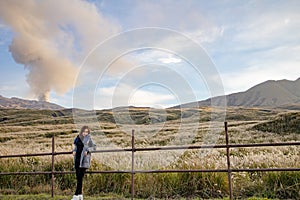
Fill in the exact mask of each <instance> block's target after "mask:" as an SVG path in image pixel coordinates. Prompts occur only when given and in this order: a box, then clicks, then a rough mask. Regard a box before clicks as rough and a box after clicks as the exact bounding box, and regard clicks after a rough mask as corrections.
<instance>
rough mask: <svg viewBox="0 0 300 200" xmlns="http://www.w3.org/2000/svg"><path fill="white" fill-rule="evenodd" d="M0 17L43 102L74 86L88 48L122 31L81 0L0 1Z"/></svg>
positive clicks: (15, 52) (13, 54)
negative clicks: (8, 29) (52, 95)
mask: <svg viewBox="0 0 300 200" xmlns="http://www.w3.org/2000/svg"><path fill="white" fill-rule="evenodd" d="M0 20H1V21H2V22H3V23H5V24H6V25H7V26H9V27H10V29H11V30H12V32H13V39H12V43H11V45H10V46H9V51H10V52H11V54H12V56H13V58H14V60H15V61H16V62H17V63H20V64H23V65H24V66H25V68H26V69H28V70H29V73H28V75H27V82H28V84H29V86H30V88H31V90H32V92H33V93H34V94H35V96H36V98H38V99H39V100H42V101H47V100H48V98H49V93H50V91H52V90H53V91H55V92H56V93H58V94H64V93H65V92H67V91H68V90H69V89H70V88H72V87H73V84H74V80H75V78H76V75H77V70H78V67H77V66H78V63H80V62H81V59H82V58H83V57H84V55H85V54H86V53H87V51H89V50H90V49H91V48H93V47H94V45H95V44H97V43H99V42H100V41H102V40H103V39H105V38H106V37H108V36H110V35H112V34H113V33H116V32H117V31H118V30H119V27H118V26H117V25H114V24H112V23H110V22H109V20H108V19H105V18H104V16H102V15H101V13H100V12H99V11H98V10H97V8H96V6H95V5H94V4H92V3H89V2H87V1H81V0H60V1H52V0H42V1H39V0H24V1H20V0H1V1H0Z"/></svg>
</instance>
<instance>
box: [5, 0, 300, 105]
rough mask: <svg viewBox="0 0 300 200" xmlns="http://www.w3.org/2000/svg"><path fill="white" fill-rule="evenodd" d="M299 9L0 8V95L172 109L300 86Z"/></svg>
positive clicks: (69, 2) (236, 0)
mask: <svg viewBox="0 0 300 200" xmlns="http://www.w3.org/2000/svg"><path fill="white" fill-rule="evenodd" d="M299 10H300V1H298V0H248V1H240V0H212V1H206V0H178V1H173V0H160V1H159V0H153V1H147V0H136V1H134V0H103V1H96V0H95V1H81V0H62V1H56V2H54V1H50V0H45V1H38V0H24V1H17V0H3V1H1V2H0V70H1V79H0V83H1V84H0V95H2V96H5V97H20V98H25V99H40V100H48V101H50V102H53V103H57V104H59V105H62V106H64V107H82V108H94V109H103V108H111V107H118V106H126V105H134V106H151V107H169V106H173V105H177V104H181V103H187V102H192V101H196V100H204V99H207V98H210V97H212V96H218V95H223V94H230V93H234V92H241V91H245V90H247V89H249V88H251V87H253V86H255V85H257V84H259V83H261V82H264V81H267V80H281V79H288V80H296V79H298V78H299V77H300V68H299V67H300V57H299V55H300V12H299Z"/></svg>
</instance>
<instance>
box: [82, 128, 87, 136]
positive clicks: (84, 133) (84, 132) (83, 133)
mask: <svg viewBox="0 0 300 200" xmlns="http://www.w3.org/2000/svg"><path fill="white" fill-rule="evenodd" d="M87 134H89V129H87V128H86V129H85V130H84V131H83V132H82V135H83V136H86V135H87Z"/></svg>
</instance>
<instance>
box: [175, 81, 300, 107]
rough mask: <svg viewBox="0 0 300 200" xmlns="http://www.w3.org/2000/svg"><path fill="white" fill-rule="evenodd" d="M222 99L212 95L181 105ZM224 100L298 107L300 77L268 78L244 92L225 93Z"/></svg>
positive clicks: (235, 102)
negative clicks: (290, 78) (289, 78)
mask: <svg viewBox="0 0 300 200" xmlns="http://www.w3.org/2000/svg"><path fill="white" fill-rule="evenodd" d="M223 99H224V97H220V96H219V97H213V98H209V99H206V100H204V101H198V102H192V103H187V104H182V105H181V107H184V108H189V107H196V106H198V105H199V106H209V105H210V104H211V101H212V100H213V101H214V102H221V101H222V100H223ZM226 101H227V106H244V107H271V108H275V107H276V108H278V107H281V108H289V107H290V108H300V78H298V79H297V80H295V81H290V80H278V81H274V80H269V81H266V82H263V83H260V84H258V85H256V86H254V87H252V88H250V89H248V90H246V91H244V92H238V93H233V94H229V95H226ZM217 104H218V103H217ZM219 105H220V104H219ZM176 107H180V106H176Z"/></svg>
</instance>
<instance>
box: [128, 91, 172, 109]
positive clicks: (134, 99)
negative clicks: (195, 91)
mask: <svg viewBox="0 0 300 200" xmlns="http://www.w3.org/2000/svg"><path fill="white" fill-rule="evenodd" d="M174 99H175V98H174V96H173V95H169V94H158V93H154V92H150V91H145V90H137V91H135V92H134V93H133V94H132V96H131V97H130V99H129V105H135V106H149V107H157V106H158V105H160V106H163V107H165V106H166V104H165V102H166V101H170V100H174ZM168 105H169V104H167V106H168Z"/></svg>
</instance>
